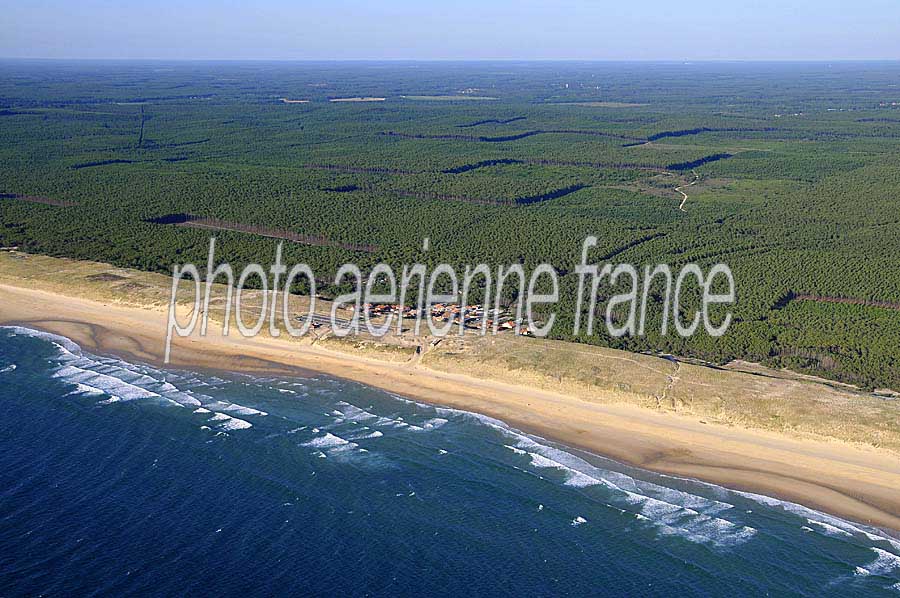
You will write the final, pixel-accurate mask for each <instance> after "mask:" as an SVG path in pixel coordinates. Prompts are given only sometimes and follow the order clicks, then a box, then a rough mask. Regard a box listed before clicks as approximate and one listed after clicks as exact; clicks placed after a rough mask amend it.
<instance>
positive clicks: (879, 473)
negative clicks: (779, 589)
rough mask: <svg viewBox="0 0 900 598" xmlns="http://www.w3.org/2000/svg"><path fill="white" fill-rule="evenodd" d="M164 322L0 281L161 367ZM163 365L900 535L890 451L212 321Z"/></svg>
mask: <svg viewBox="0 0 900 598" xmlns="http://www.w3.org/2000/svg"><path fill="white" fill-rule="evenodd" d="M48 314H53V315H52V316H51V315H48ZM165 318H166V314H165V312H164V311H163V310H162V309H154V308H140V307H133V306H124V305H116V304H114V303H112V302H107V303H103V302H98V301H94V300H91V299H85V298H80V297H73V296H66V295H61V294H58V293H53V292H48V291H43V290H38V289H34V288H22V287H20V286H11V285H7V284H0V323H2V324H3V325H21V326H26V327H30V328H35V329H39V330H44V331H46V332H52V333H55V334H60V335H62V336H66V337H68V338H71V339H72V340H73V341H74V342H76V343H77V344H79V345H80V346H81V347H82V348H84V349H85V350H87V351H90V352H94V353H100V354H111V355H115V356H119V357H122V358H125V359H126V360H129V361H136V362H143V363H148V364H152V365H155V366H161V365H163V364H162V353H163V349H164V337H165ZM164 367H166V366H164ZM168 367H172V368H183V369H199V370H208V371H227V372H238V373H249V374H268V375H288V376H290V375H299V376H303V375H309V374H310V372H320V373H323V374H326V375H329V376H334V377H337V378H342V379H345V380H352V381H354V382H358V383H361V384H365V385H368V386H372V387H375V388H379V389H381V390H384V391H387V392H391V393H394V394H397V395H400V396H403V397H406V398H409V399H411V400H414V401H418V402H423V403H430V404H434V405H440V406H445V407H452V408H457V409H462V410H465V411H470V412H475V413H479V414H483V415H487V416H490V417H494V418H496V419H499V420H501V421H503V422H504V423H506V424H507V425H509V426H510V427H512V428H515V429H519V430H522V431H523V432H526V433H529V434H534V435H536V436H540V437H541V438H545V439H547V440H550V441H552V442H556V443H559V444H562V445H565V446H569V447H572V448H575V449H578V450H583V451H587V452H589V453H592V454H595V455H598V456H602V457H607V458H611V459H613V460H616V461H619V462H622V463H624V464H627V465H630V466H634V467H638V468H641V469H646V470H649V471H653V472H656V473H662V474H667V475H673V476H679V477H686V478H693V479H697V480H700V481H705V482H710V483H713V484H716V485H720V486H724V487H727V488H730V489H734V490H739V491H744V492H752V493H756V494H762V495H766V496H771V497H774V498H778V499H780V500H786V501H789V502H793V503H798V504H800V505H802V506H805V507H808V508H811V509H814V510H817V511H822V512H825V513H827V514H831V515H836V516H839V517H841V518H843V519H847V520H849V521H853V522H857V523H862V524H864V525H867V526H871V527H876V528H880V529H884V530H887V531H888V532H889V533H891V532H892V535H894V536H897V534H898V532H900V497H898V496H897V492H896V488H898V487H900V459H898V458H897V456H896V454H894V453H893V452H891V451H886V450H879V449H875V448H868V447H861V446H856V445H853V444H850V443H846V442H841V441H837V440H835V441H821V440H808V439H797V438H791V437H788V436H786V435H784V434H779V433H776V432H769V431H764V430H751V429H743V428H739V427H735V426H726V425H720V424H715V423H706V422H704V421H703V420H698V419H697V418H692V417H688V416H682V415H676V414H671V413H661V412H655V411H652V410H650V409H646V408H642V407H638V406H634V405H625V404H621V403H615V402H614V401H609V402H594V401H587V400H583V399H580V398H575V397H572V396H567V395H565V394H560V393H555V392H551V391H547V390H543V389H538V388H533V387H529V386H519V385H515V384H509V383H506V382H500V381H496V380H487V379H483V378H476V377H473V376H469V375H466V374H463V373H460V372H446V371H440V370H435V369H432V368H429V367H427V366H424V365H422V364H418V363H416V364H412V365H411V364H409V363H398V362H390V361H385V360H377V359H373V358H371V357H366V356H362V355H359V354H352V353H349V352H344V351H337V350H332V349H325V348H322V347H319V346H313V345H309V344H302V343H299V342H290V341H286V340H280V339H274V338H270V337H256V338H243V337H240V336H229V337H224V336H222V335H221V332H220V331H219V330H218V329H217V328H216V327H213V326H211V327H210V333H209V334H208V335H207V336H206V337H205V338H199V337H186V338H178V337H176V338H175V339H174V340H173V343H172V360H171V363H170V364H168ZM610 394H611V393H610ZM606 398H608V399H609V398H610V397H606Z"/></svg>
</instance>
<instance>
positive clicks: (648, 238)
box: [599, 233, 666, 262]
mask: <svg viewBox="0 0 900 598" xmlns="http://www.w3.org/2000/svg"><path fill="white" fill-rule="evenodd" d="M665 236H666V233H653V234H652V235H647V236H646V237H641V238H639V239H635V240H634V241H631V242H629V243H626V244H625V245H623V246H621V247H619V248H618V249H613V250H612V251H611V252H610V253H607V254H606V255H604V256H603V257H601V258H600V260H599V261H601V262H606V261H609V260H611V259H612V258H614V257H616V256H617V255H619V254H620V253H625V252H626V251H628V250H629V249H633V248H635V247H637V246H638V245H643V244H644V243H648V242H650V241H652V240H653V239H658V238H660V237H665Z"/></svg>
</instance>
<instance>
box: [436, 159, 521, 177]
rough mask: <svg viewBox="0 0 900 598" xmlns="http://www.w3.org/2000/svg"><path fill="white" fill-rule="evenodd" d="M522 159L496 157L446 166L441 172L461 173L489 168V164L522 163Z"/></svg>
mask: <svg viewBox="0 0 900 598" xmlns="http://www.w3.org/2000/svg"><path fill="white" fill-rule="evenodd" d="M524 163H525V161H524V160H515V159H513V158H498V159H496V160H482V161H481V162H474V163H472V164H463V165H462V166H456V167H454V168H447V169H445V170H442V171H441V173H443V174H462V173H464V172H469V171H470V170H478V169H479V168H490V167H491V166H500V165H505V164H524Z"/></svg>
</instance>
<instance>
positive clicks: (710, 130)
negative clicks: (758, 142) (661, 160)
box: [622, 127, 778, 147]
mask: <svg viewBox="0 0 900 598" xmlns="http://www.w3.org/2000/svg"><path fill="white" fill-rule="evenodd" d="M777 130H778V129H776V128H775V127H763V128H760V129H751V128H745V127H724V128H716V127H697V128H696V129H681V130H678V131H662V132H660V133H655V134H653V135H650V136H649V137H647V138H646V139H643V140H637V141H638V142H637V143H629V144H626V145H624V146H622V147H632V146H635V145H642V144H644V143H649V142H651V141H659V140H660V139H666V138H669V137H687V136H689V135H700V134H701V133H771V132H772V131H777Z"/></svg>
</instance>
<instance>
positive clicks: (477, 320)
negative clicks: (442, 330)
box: [363, 303, 531, 336]
mask: <svg viewBox="0 0 900 598" xmlns="http://www.w3.org/2000/svg"><path fill="white" fill-rule="evenodd" d="M363 309H364V310H365V311H367V312H368V313H369V314H370V315H371V316H374V317H377V316H388V315H392V314H393V315H399V316H400V317H401V318H410V319H415V318H417V317H418V316H419V315H420V311H419V310H417V309H415V308H412V307H407V306H405V305H400V304H396V303H393V304H391V303H366V304H365V305H364V306H363ZM429 315H430V316H431V317H432V318H434V319H435V320H440V321H442V322H450V321H457V322H458V321H459V319H460V318H462V320H463V326H465V327H466V328H471V329H473V330H479V329H481V326H482V323H483V322H484V323H485V324H486V329H487V330H493V329H494V326H495V324H496V326H497V329H498V330H516V329H517V328H518V332H519V334H522V335H526V336H527V335H529V334H531V333H530V331H529V330H528V327H527V326H521V325H520V324H517V323H516V321H515V320H514V319H513V318H512V317H511V316H510V315H509V312H508V311H506V310H500V309H491V310H488V312H487V317H486V318H485V310H484V307H483V306H480V305H466V306H461V305H459V304H457V303H435V304H434V305H432V306H431V313H430V314H429ZM485 320H486V321H485Z"/></svg>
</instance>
